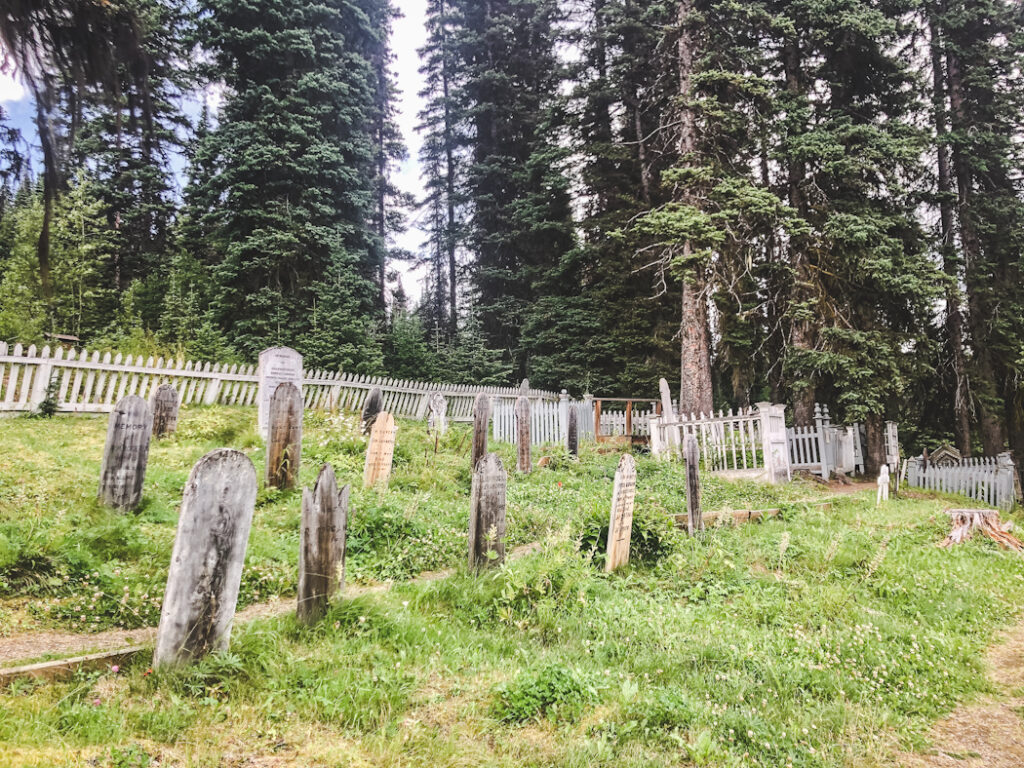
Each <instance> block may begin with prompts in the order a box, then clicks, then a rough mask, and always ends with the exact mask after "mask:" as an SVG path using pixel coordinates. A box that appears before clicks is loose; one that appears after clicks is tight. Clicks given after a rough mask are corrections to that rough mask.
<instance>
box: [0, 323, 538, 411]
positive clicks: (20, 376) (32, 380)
mask: <svg viewBox="0 0 1024 768" xmlns="http://www.w3.org/2000/svg"><path fill="white" fill-rule="evenodd" d="M303 377H304V378H303V382H302V392H303V399H304V401H305V407H306V408H308V409H313V410H316V409H334V408H338V409H340V408H348V409H354V408H359V407H360V406H361V405H362V401H363V398H364V397H365V396H366V392H367V391H368V390H370V389H372V388H373V387H380V388H381V390H382V392H383V394H384V407H385V409H387V410H388V411H390V412H392V413H394V414H395V415H397V416H407V417H412V418H423V417H424V416H425V415H426V408H427V400H428V398H429V397H430V395H431V394H432V393H434V392H440V393H441V394H442V395H444V397H445V398H446V399H447V400H448V418H449V419H450V420H452V421H471V420H472V418H473V399H474V398H475V397H476V395H477V394H478V393H479V392H485V393H487V394H489V395H491V396H492V397H494V398H497V399H502V400H504V399H509V400H514V399H515V398H516V397H517V396H518V395H519V389H518V388H517V387H478V386H473V385H455V384H435V383H429V382H418V381H407V380H401V379H389V378H384V377H379V376H360V375H356V374H350V373H342V372H339V371H323V370H307V371H305V372H304V374H303ZM51 381H52V382H55V384H54V386H55V388H56V390H55V392H54V395H55V397H56V401H57V409H58V411H61V412H65V413H108V412H110V411H111V410H113V408H114V405H115V404H116V403H117V401H118V400H120V399H121V398H122V397H124V396H126V395H139V396H141V397H143V398H147V397H149V395H150V393H151V392H153V390H155V389H156V388H157V387H159V386H160V385H161V384H173V385H174V387H175V389H177V390H178V396H179V397H180V398H181V404H182V405H215V404H219V405H255V404H256V396H257V391H258V387H259V380H258V377H257V372H256V366H255V365H241V366H240V365H222V364H219V363H200V362H193V361H191V360H188V361H185V360H164V359H163V358H158V359H154V358H152V357H149V358H146V359H143V358H142V356H138V357H133V356H132V355H127V356H125V355H122V354H120V353H118V354H111V353H109V352H107V353H104V354H102V355H101V354H100V353H99V352H89V351H87V350H74V349H72V350H69V351H66V352H65V350H64V349H63V348H62V347H58V348H57V349H56V350H54V351H52V352H51V350H50V348H49V347H48V346H47V347H43V348H42V350H37V349H36V347H35V346H29V347H27V348H25V347H23V346H22V345H21V344H16V345H15V346H14V347H13V348H11V347H10V346H9V345H8V344H7V343H6V342H0V413H19V412H21V413H28V412H31V411H34V410H36V409H37V408H38V407H39V404H40V403H41V402H42V401H43V399H44V398H45V397H46V393H47V388H48V387H49V386H50V382H51ZM529 395H530V397H532V398H536V399H537V400H539V401H542V402H544V401H549V400H556V401H557V400H558V395H557V394H555V393H554V392H548V391H544V390H534V389H531V390H530V392H529Z"/></svg>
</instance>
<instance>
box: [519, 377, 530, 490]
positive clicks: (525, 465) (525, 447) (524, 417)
mask: <svg viewBox="0 0 1024 768" xmlns="http://www.w3.org/2000/svg"><path fill="white" fill-rule="evenodd" d="M531 442H532V441H531V435H530V401H529V400H528V399H527V398H526V397H524V396H522V395H520V396H519V399H517V400H516V448H517V449H518V456H517V462H516V469H517V470H519V471H520V472H522V473H524V474H529V472H530V470H532V469H533V461H532V459H531V456H530V450H531V447H532V446H531Z"/></svg>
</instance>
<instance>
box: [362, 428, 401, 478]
mask: <svg viewBox="0 0 1024 768" xmlns="http://www.w3.org/2000/svg"><path fill="white" fill-rule="evenodd" d="M395 432H396V429H395V417H394V416H392V415H391V414H390V413H388V412H387V411H381V412H380V413H378V414H377V415H376V416H375V417H374V422H373V429H371V430H370V442H369V443H368V444H367V446H366V463H365V464H364V465H363V488H372V487H373V486H375V485H378V484H381V483H383V484H384V485H385V486H387V484H388V480H389V479H390V477H391V464H392V462H393V460H394V457H395Z"/></svg>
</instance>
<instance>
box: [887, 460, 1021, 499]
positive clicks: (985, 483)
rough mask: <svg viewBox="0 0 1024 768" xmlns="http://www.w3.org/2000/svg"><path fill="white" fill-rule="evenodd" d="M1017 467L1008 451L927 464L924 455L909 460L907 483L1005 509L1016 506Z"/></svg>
mask: <svg viewBox="0 0 1024 768" xmlns="http://www.w3.org/2000/svg"><path fill="white" fill-rule="evenodd" d="M1015 474H1016V469H1015V468H1014V465H1013V459H1012V458H1011V456H1010V454H1009V453H1000V454H999V455H998V456H982V457H976V458H971V459H961V460H960V461H959V462H956V463H953V464H945V465H942V466H936V465H934V464H928V465H927V466H926V465H925V462H924V459H923V458H922V457H915V458H912V459H908V460H907V484H908V485H910V486H912V487H914V488H921V489H923V490H926V491H939V492H940V493H958V494H960V495H961V496H967V497H968V498H971V499H974V500H975V501H980V502H982V503H983V504H988V505H989V506H993V507H996V508H997V509H1000V510H1002V511H1004V512H1006V511H1009V510H1010V509H1011V508H1012V507H1013V502H1014V498H1015V497H1016V489H1015V483H1014V475H1015Z"/></svg>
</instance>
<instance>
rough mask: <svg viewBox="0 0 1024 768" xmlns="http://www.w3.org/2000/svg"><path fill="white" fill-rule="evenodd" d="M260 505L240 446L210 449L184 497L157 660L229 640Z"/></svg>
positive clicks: (180, 657)
mask: <svg viewBox="0 0 1024 768" xmlns="http://www.w3.org/2000/svg"><path fill="white" fill-rule="evenodd" d="M255 506H256V468H255V467H253V465H252V462H251V461H250V460H249V457H248V456H246V455H245V454H244V453H242V452H241V451H233V450H229V449H227V448H221V449H219V450H216V451H213V452H212V453H208V454H207V455H206V456H204V457H203V458H201V459H200V460H199V461H198V462H197V463H196V465H195V466H194V467H193V468H192V473H191V474H190V475H189V478H188V482H187V483H186V484H185V491H184V494H183V496H182V501H181V514H180V515H179V517H178V532H177V534H176V535H175V537H174V550H173V552H172V554H171V567H170V571H169V572H168V574H167V589H166V591H165V592H164V602H163V606H162V607H161V610H160V626H159V627H158V629H157V634H156V650H155V651H154V652H153V664H154V666H159V665H165V664H166V665H173V664H179V663H182V662H185V661H189V660H192V659H197V658H199V657H201V656H203V655H205V654H207V653H210V652H213V651H220V650H224V649H225V648H227V645H228V639H229V637H230V634H231V622H232V620H233V619H234V616H235V606H236V604H237V602H238V589H239V585H240V584H241V580H242V564H243V562H244V560H245V549H246V546H247V545H248V542H249V528H250V527H251V525H252V514H253V509H254V508H255Z"/></svg>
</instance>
